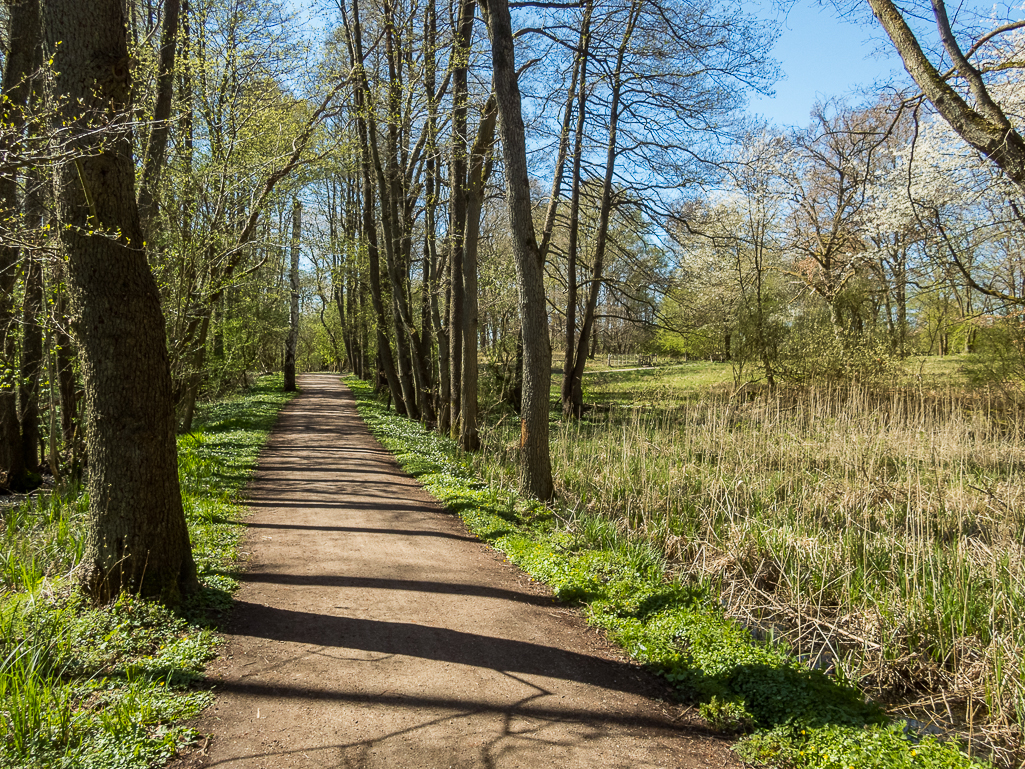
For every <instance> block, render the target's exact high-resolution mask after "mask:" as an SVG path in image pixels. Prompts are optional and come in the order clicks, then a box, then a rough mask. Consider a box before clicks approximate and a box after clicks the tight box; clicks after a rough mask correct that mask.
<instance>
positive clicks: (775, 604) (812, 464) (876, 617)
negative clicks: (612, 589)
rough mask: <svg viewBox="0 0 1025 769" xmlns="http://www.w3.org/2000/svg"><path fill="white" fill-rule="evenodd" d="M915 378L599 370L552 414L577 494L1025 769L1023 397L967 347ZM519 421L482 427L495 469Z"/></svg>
mask: <svg viewBox="0 0 1025 769" xmlns="http://www.w3.org/2000/svg"><path fill="white" fill-rule="evenodd" d="M602 363H603V364H604V363H606V362H605V361H603V362H602ZM624 368H625V367H624ZM899 379H900V378H898V377H895V378H894V383H893V384H889V385H878V384H877V385H874V386H871V387H869V386H861V385H857V384H854V385H852V384H845V385H836V386H828V385H820V386H812V387H803V386H802V387H796V386H795V387H779V388H777V389H776V390H775V391H774V392H770V391H769V390H768V389H767V388H765V387H763V386H758V385H752V384H747V385H742V386H738V385H735V384H734V381H733V377H732V373H731V369H730V367H729V365H728V364H715V363H704V362H702V363H685V364H682V365H670V366H665V367H659V368H644V369H636V368H635V369H634V370H617V369H611V370H610V369H609V368H608V367H607V365H602V366H599V367H596V368H595V369H594V370H590V369H589V371H588V373H587V374H585V381H584V390H585V400H586V401H587V402H588V403H589V404H593V408H592V409H591V410H590V411H589V412H588V414H587V415H586V417H585V418H584V419H582V420H579V421H558V422H554V423H553V425H552V428H553V430H552V461H553V465H554V473H555V477H556V483H557V486H558V492H559V495H560V497H561V498H562V501H563V502H564V504H566V505H567V506H568V507H570V508H572V509H574V510H575V512H576V514H577V515H578V516H580V518H581V520H591V519H592V518H593V517H595V516H597V517H600V518H602V519H605V520H607V521H612V522H614V524H615V526H616V527H617V528H618V529H619V530H620V531H621V532H624V533H627V534H629V535H630V536H631V537H634V538H636V539H643V540H646V541H650V542H653V543H655V544H656V545H657V546H658V548H659V549H660V550H661V551H662V552H663V553H664V554H665V556H666V557H667V560H668V562H669V563H670V568H671V571H672V572H674V573H675V574H677V575H680V576H683V577H685V578H688V579H691V580H693V581H696V582H697V583H700V584H702V585H703V586H705V587H707V588H709V589H710V590H712V591H714V594H717V595H718V596H719V598H720V601H721V606H722V609H723V611H724V612H725V613H726V615H728V616H730V617H733V618H735V619H737V620H738V621H740V622H741V623H742V624H744V625H745V626H746V627H748V628H749V629H750V630H751V631H752V632H753V633H754V634H755V636H756V637H772V638H775V639H777V640H780V641H782V642H784V643H785V644H787V645H789V647H790V648H791V649H792V650H793V651H794V653H796V654H797V655H798V656H799V657H801V658H803V659H804V660H806V661H807V662H808V663H809V664H811V665H812V666H814V667H819V668H822V669H825V670H829V671H831V672H834V673H835V674H836V676H838V677H839V678H841V679H846V680H849V681H852V682H855V683H857V684H858V685H859V687H860V688H862V689H863V690H864V691H866V692H867V693H869V694H870V695H871V696H872V697H873V698H875V699H876V700H877V701H879V702H881V703H883V704H884V705H885V706H886V707H887V708H888V710H889V711H890V712H891V713H893V714H894V715H899V716H900V717H903V718H908V719H912V721H914V722H917V724H918V726H919V727H920V728H922V729H924V730H926V731H936V732H941V733H944V734H951V733H955V734H959V735H961V736H962V738H963V739H964V740H965V741H966V742H967V743H968V746H969V749H970V750H976V751H977V750H979V748H980V747H981V748H983V749H984V750H987V751H988V750H991V749H995V750H996V754H995V756H994V757H995V758H996V759H997V761H998V763H1003V764H1004V765H1018V764H1019V763H1020V761H1021V753H1020V745H1021V727H1020V718H1021V714H1022V713H1023V712H1025V679H1023V673H1025V670H1023V665H1022V657H1023V651H1025V625H1023V624H1022V623H1021V621H1020V619H1019V618H1020V617H1021V615H1022V611H1023V609H1025V566H1023V552H1022V551H1023V545H1025V539H1023V538H1025V484H1023V480H1025V479H1023V475H1022V474H1023V468H1025V412H1023V411H1022V409H1021V408H1020V407H1019V405H1018V404H1016V403H1014V402H1013V401H1011V400H1010V399H1009V398H1007V397H1006V396H1005V395H1004V394H1002V393H999V392H995V391H992V392H991V391H988V390H986V389H980V388H970V387H968V386H967V384H966V382H965V380H964V379H963V378H962V375H961V373H960V367H959V365H958V363H957V360H956V359H952V360H948V361H944V362H940V363H937V362H935V361H930V362H929V363H928V365H927V366H926V365H923V364H921V362H919V363H917V364H915V365H914V366H909V367H908V369H907V374H906V376H905V377H904V378H903V379H904V381H903V382H901V381H898V380H899ZM553 397H554V394H553ZM553 413H557V412H555V411H553ZM509 423H510V420H509V419H503V420H499V421H497V423H496V422H494V421H492V423H491V426H490V428H489V429H488V430H487V431H486V433H485V449H484V452H483V454H482V456H483V459H482V460H480V462H481V471H482V472H485V473H491V475H492V477H496V480H500V478H499V477H498V476H501V474H502V473H509V472H510V468H511V467H514V465H515V462H514V456H513V452H514V448H515V446H516V436H515V431H514V429H513V427H512V426H507V425H509Z"/></svg>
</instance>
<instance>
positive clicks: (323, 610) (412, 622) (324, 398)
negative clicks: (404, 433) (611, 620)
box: [169, 374, 741, 769]
mask: <svg viewBox="0 0 1025 769" xmlns="http://www.w3.org/2000/svg"><path fill="white" fill-rule="evenodd" d="M300 389H301V394H300V396H299V397H298V398H296V399H294V400H293V401H291V402H290V403H289V404H288V405H287V406H286V407H285V408H284V409H283V410H282V413H281V415H280V417H279V419H278V423H277V426H276V427H275V430H274V432H273V433H272V435H271V437H270V439H269V440H268V442H267V444H266V446H265V447H264V449H263V451H262V452H261V455H260V461H259V466H258V470H257V473H256V475H255V476H254V478H253V480H252V482H251V483H250V485H249V487H248V490H247V498H248V507H249V509H250V511H251V517H250V519H249V521H248V527H249V531H248V533H247V537H246V544H245V546H244V547H243V552H244V553H246V554H247V555H248V558H247V560H246V562H245V564H244V567H243V568H244V569H245V572H244V574H243V585H242V587H241V588H240V590H239V591H238V593H237V594H236V596H235V600H234V605H233V612H232V614H231V617H230V619H229V621H228V623H227V630H226V633H225V636H226V639H227V645H226V646H225V647H223V649H222V655H221V657H219V658H218V659H217V660H215V661H214V662H212V663H211V664H210V666H209V668H208V671H207V684H208V685H209V686H210V687H211V688H212V689H213V690H214V691H215V692H216V694H217V698H216V701H215V703H214V704H213V705H211V706H210V707H209V708H208V709H207V710H206V711H205V712H204V713H203V714H202V716H201V717H200V718H199V719H198V720H197V721H195V722H194V723H193V726H195V728H196V729H197V730H198V731H199V732H200V734H201V735H202V738H201V740H200V743H199V745H197V747H196V748H194V749H193V750H192V751H191V752H189V753H188V754H186V755H183V756H181V757H180V758H178V759H176V760H175V761H173V762H172V763H171V764H170V767H169V769H198V768H199V767H218V769H227V768H228V767H230V768H232V769H243V768H244V769H257V768H258V767H259V768H264V767H265V768H266V769H277V767H361V768H362V767H382V768H383V767H435V766H438V767H488V768H491V767H495V768H499V767H501V768H502V769H505V768H506V767H535V766H544V765H546V764H550V763H552V762H557V763H558V764H559V765H560V767H561V769H578V768H580V769H582V768H583V767H588V769H591V768H592V767H624V768H625V767H631V768H633V767H669V766H672V767H686V768H688V769H689V768H690V767H717V768H718V767H739V766H741V762H740V761H739V760H738V759H737V758H736V756H735V755H734V754H733V752H732V751H731V750H730V745H731V741H730V740H728V739H726V738H723V737H721V736H719V735H717V734H714V733H712V732H710V731H709V730H708V729H707V728H705V727H704V726H703V722H702V721H701V720H700V719H699V718H698V717H697V716H696V714H695V713H694V711H693V710H692V709H690V708H683V707H681V706H679V705H677V704H675V703H673V702H672V699H671V691H670V689H669V687H668V686H667V685H666V683H665V682H664V681H662V680H661V679H659V678H657V677H656V676H654V675H651V674H650V673H648V672H647V671H645V670H643V669H642V668H641V667H640V666H639V665H638V664H637V663H635V662H633V661H631V660H629V659H627V658H626V656H625V655H624V653H623V652H622V650H621V649H619V647H617V646H615V645H614V644H612V643H611V642H610V641H609V640H608V639H607V638H606V637H605V636H604V635H603V634H602V633H601V632H600V631H597V630H595V629H594V628H591V627H589V626H588V625H587V624H586V622H585V621H584V619H583V617H582V615H581V613H580V612H579V611H577V610H574V609H569V608H567V607H564V606H561V605H560V604H558V603H557V602H556V601H555V600H554V599H553V598H552V596H551V593H550V591H549V590H548V589H547V588H545V587H544V586H542V585H539V584H537V583H535V582H533V581H532V580H531V579H530V578H529V577H527V576H526V575H525V574H524V573H523V572H522V571H520V570H519V569H518V568H516V567H515V566H513V565H512V564H510V563H508V562H507V561H506V560H505V559H504V557H503V556H502V554H501V553H499V552H498V551H496V550H494V549H492V548H491V547H489V546H487V545H485V544H484V543H482V542H481V541H480V540H478V539H477V538H476V537H474V536H473V535H472V534H470V533H469V532H468V531H467V529H466V527H465V526H464V525H463V523H462V521H461V520H459V519H458V518H457V517H456V516H454V515H452V514H450V513H447V512H445V511H444V510H443V509H442V508H441V506H440V505H439V504H438V502H437V501H435V500H434V499H433V498H432V497H430V495H429V494H427V492H426V491H424V489H423V488H422V487H421V486H420V485H419V484H418V483H417V482H416V481H415V480H414V479H412V478H411V477H410V476H408V475H407V474H406V473H404V472H403V471H402V470H401V469H400V468H399V467H398V464H397V463H396V461H395V459H394V457H393V456H392V455H391V454H390V453H388V452H387V451H385V450H384V449H383V448H382V447H381V445H380V444H379V443H378V442H377V440H376V439H375V438H373V437H372V436H371V435H370V433H369V431H368V430H367V428H366V426H365V425H364V424H363V422H362V420H361V419H360V418H359V417H358V415H357V414H356V409H355V400H354V398H353V397H352V394H351V392H350V391H349V390H348V389H347V388H345V387H344V386H343V385H342V384H341V382H340V381H339V377H338V376H337V375H328V374H316V375H313V374H308V375H305V376H303V377H302V378H301V379H300Z"/></svg>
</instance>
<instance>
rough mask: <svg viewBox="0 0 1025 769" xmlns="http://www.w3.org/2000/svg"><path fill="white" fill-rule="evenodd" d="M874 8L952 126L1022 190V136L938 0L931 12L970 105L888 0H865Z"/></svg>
mask: <svg viewBox="0 0 1025 769" xmlns="http://www.w3.org/2000/svg"><path fill="white" fill-rule="evenodd" d="M869 5H870V6H871V7H872V12H873V13H874V14H875V17H876V19H877V20H878V21H879V23H880V24H881V25H882V27H883V29H884V30H885V31H886V34H887V35H888V36H889V38H890V41H891V42H892V43H893V47H894V48H896V49H897V53H898V54H900V58H901V60H902V61H903V62H904V68H905V69H906V70H907V71H908V74H909V75H911V77H912V78H913V79H914V81H915V82H916V83H917V84H918V87H919V88H921V89H922V93H924V94H925V97H926V98H927V99H928V100H929V101H930V102H932V105H933V106H934V107H935V108H936V111H937V112H939V113H940V115H942V116H943V119H944V120H946V121H947V122H948V123H949V124H950V126H951V128H953V129H954V130H955V131H956V132H957V134H958V135H959V136H960V137H961V138H962V139H964V140H965V141H966V142H968V143H969V144H970V145H971V146H972V147H974V148H975V149H976V150H978V151H979V152H981V153H982V154H983V155H985V156H986V157H988V158H989V159H990V160H992V161H993V162H994V163H995V164H996V165H997V166H998V167H999V168H1000V169H1001V170H1003V172H1004V173H1005V174H1007V177H1008V178H1009V179H1011V181H1013V182H1014V183H1015V184H1016V185H1017V186H1018V188H1019V189H1020V190H1022V191H1023V192H1025V140H1023V139H1022V136H1021V134H1019V133H1018V132H1017V131H1016V130H1015V129H1014V126H1013V125H1012V124H1011V121H1010V120H1009V119H1008V117H1007V115H1006V114H1005V113H1004V112H1003V110H1001V109H1000V107H999V106H998V105H997V104H996V103H995V101H994V100H993V98H992V96H991V94H990V93H989V91H988V89H987V88H986V85H985V84H984V83H983V81H982V76H981V74H980V73H979V71H978V70H976V69H975V68H974V67H973V66H972V65H971V64H970V63H969V62H968V60H967V57H966V56H965V54H964V53H963V52H962V51H961V49H960V48H959V47H958V45H957V42H956V40H955V39H954V36H953V34H952V33H951V30H950V24H949V22H948V21H947V13H946V8H945V7H944V4H943V2H942V0H933V2H932V6H933V15H934V17H935V19H936V24H937V27H938V28H939V32H940V40H941V42H942V44H943V48H944V50H945V51H946V53H947V55H948V56H949V57H950V60H951V61H952V62H953V64H954V68H955V69H956V70H957V71H958V74H959V75H960V76H961V77H962V78H963V79H964V80H965V82H967V83H968V86H969V90H970V91H971V92H972V96H973V97H974V99H975V102H976V109H973V108H972V107H971V106H970V105H969V104H968V102H966V101H965V100H964V99H963V98H962V97H961V95H960V94H959V93H958V92H957V91H955V90H954V89H953V88H952V87H951V86H950V85H949V84H948V83H947V80H946V78H945V77H944V76H943V75H942V74H941V73H940V72H938V71H937V70H936V68H935V67H934V66H933V64H932V62H930V61H929V58H928V57H927V56H926V55H925V52H924V51H923V50H922V46H921V45H920V44H919V42H918V39H917V38H916V37H915V34H914V32H912V31H911V28H910V27H909V26H908V24H907V22H906V21H905V20H904V16H903V15H902V13H901V11H900V9H899V8H898V7H897V6H896V5H895V4H894V3H893V2H892V0H869Z"/></svg>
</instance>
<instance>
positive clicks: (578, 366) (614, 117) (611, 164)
mask: <svg viewBox="0 0 1025 769" xmlns="http://www.w3.org/2000/svg"><path fill="white" fill-rule="evenodd" d="M640 12H641V0H635V2H634V3H633V5H632V6H631V8H630V16H629V20H628V22H627V27H626V30H625V31H624V33H623V40H622V42H621V43H620V45H619V50H618V51H617V54H616V66H615V70H614V71H613V75H612V79H613V83H612V103H611V104H610V105H609V138H608V145H607V147H606V155H605V179H604V181H603V183H602V191H601V206H600V208H599V211H598V232H597V235H596V237H595V243H594V265H593V267H592V269H591V288H590V291H589V292H588V295H587V303H586V304H585V305H584V320H583V323H582V324H581V326H580V339H579V341H578V342H577V349H576V361H575V362H574V364H573V371H572V373H571V380H570V383H569V386H568V387H567V386H566V385H565V384H564V385H563V388H564V391H565V390H566V389H568V390H569V394H570V403H569V407H568V408H567V407H566V405H565V404H564V405H563V413H564V414H568V415H573V416H575V417H580V416H582V415H583V412H584V392H583V381H584V367H585V366H586V365H587V349H588V342H589V341H590V336H591V333H592V329H593V328H594V315H595V311H596V309H597V307H598V293H599V292H600V291H601V284H602V273H603V271H604V267H605V249H606V247H607V244H608V239H609V218H610V216H611V214H612V194H613V192H612V180H613V178H614V174H615V166H616V157H617V154H618V148H617V146H616V142H617V130H618V126H619V105H620V95H621V93H622V88H623V60H624V58H625V57H626V51H627V48H628V46H629V45H630V38H631V37H632V36H633V31H634V27H635V25H636V24H637V19H638V17H639V16H640Z"/></svg>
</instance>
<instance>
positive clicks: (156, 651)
mask: <svg viewBox="0 0 1025 769" xmlns="http://www.w3.org/2000/svg"><path fill="white" fill-rule="evenodd" d="M281 384H282V383H281V377H280V376H278V377H265V378H263V379H261V380H259V381H258V382H257V383H256V385H255V386H254V387H253V388H252V389H250V390H249V391H247V392H246V393H244V394H242V395H239V396H236V397H233V398H230V399H227V400H223V401H218V402H215V403H209V404H205V405H204V406H202V408H201V411H200V415H199V418H198V419H197V423H196V428H195V429H194V431H193V432H191V433H189V434H187V435H182V436H180V437H179V439H178V454H179V455H178V462H179V476H180V479H181V486H182V497H183V501H184V505H185V512H186V517H187V519H188V523H189V532H190V536H191V539H192V545H193V551H194V556H195V558H196V562H197V566H198V568H199V574H200V580H201V583H202V589H201V591H200V593H199V594H198V595H196V596H194V597H193V598H191V599H190V601H189V603H188V605H186V606H185V607H183V609H182V611H180V612H173V611H171V610H169V609H167V608H166V607H164V606H162V605H160V604H156V603H153V602H149V601H143V600H141V599H139V598H138V597H135V596H132V595H122V596H121V597H120V598H118V600H117V601H115V602H114V603H112V604H111V605H109V606H104V607H92V606H90V605H89V604H88V603H87V602H86V601H85V600H84V599H83V598H82V596H81V595H80V594H79V593H78V592H77V589H76V579H75V578H76V573H77V568H78V565H79V563H80V562H81V558H82V552H83V545H84V540H85V533H86V532H85V527H86V520H87V509H88V499H87V497H86V494H85V492H84V491H83V490H82V489H81V488H78V487H76V488H65V489H62V490H60V491H54V492H51V493H48V494H42V495H39V496H37V497H35V498H34V499H32V500H31V501H28V502H26V503H24V504H22V505H20V506H18V507H12V508H7V509H5V510H3V512H2V513H0V514H2V516H3V527H4V531H3V536H4V537H5V547H4V553H3V556H2V558H0V769H8V768H10V769H15V768H17V769H29V768H31V769H146V768H148V767H154V766H162V765H163V764H165V763H167V761H168V760H170V759H171V757H172V756H173V755H174V754H175V753H176V751H177V750H178V749H179V748H181V747H182V746H183V745H185V744H187V743H188V742H190V741H192V740H193V739H195V737H196V735H195V733H194V731H193V730H191V729H189V728H188V727H186V726H184V725H183V724H182V722H183V721H184V720H186V719H189V718H191V717H193V716H195V715H197V714H198V713H199V711H200V710H202V709H203V708H204V707H206V705H208V704H209V702H210V701H211V699H212V694H211V693H210V692H209V691H207V690H204V689H200V688H198V687H197V686H196V685H195V684H196V683H197V682H198V681H199V680H200V678H201V674H202V670H203V666H204V664H205V663H206V661H208V660H209V659H210V658H211V657H212V656H213V655H214V653H215V649H216V647H217V643H218V640H217V636H216V635H215V634H214V632H213V631H214V629H215V628H216V625H217V623H218V621H219V619H220V617H221V614H222V612H223V611H224V610H225V609H226V608H227V606H228V603H229V601H230V596H231V593H232V591H234V590H235V588H236V587H237V583H236V582H235V581H234V580H233V579H232V578H231V577H229V576H226V571H227V569H226V567H228V566H229V564H230V563H231V562H232V561H233V560H235V558H236V557H237V555H238V552H237V550H238V546H239V543H240V541H241V538H242V535H243V533H244V530H245V526H244V523H243V520H242V517H243V513H244V508H243V507H242V506H241V505H240V504H239V501H238V493H239V491H240V489H241V487H242V486H243V484H244V483H245V482H246V480H247V479H248V478H249V476H250V474H251V473H252V471H253V469H254V468H255V466H256V458H257V454H258V452H259V449H260V447H261V446H262V445H263V443H264V441H265V440H266V438H267V435H268V434H269V432H270V429H271V428H272V426H273V424H274V421H275V419H276V417H277V413H278V411H279V410H280V409H281V407H282V406H283V405H284V403H285V402H286V400H287V396H285V395H284V394H283V393H282V392H281Z"/></svg>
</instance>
